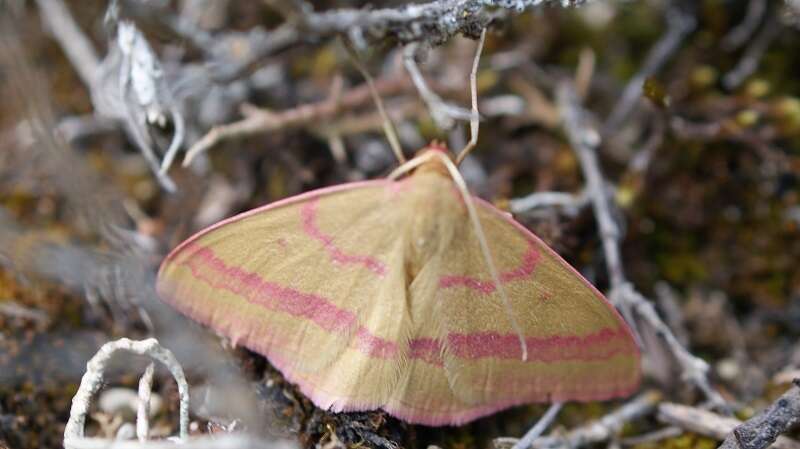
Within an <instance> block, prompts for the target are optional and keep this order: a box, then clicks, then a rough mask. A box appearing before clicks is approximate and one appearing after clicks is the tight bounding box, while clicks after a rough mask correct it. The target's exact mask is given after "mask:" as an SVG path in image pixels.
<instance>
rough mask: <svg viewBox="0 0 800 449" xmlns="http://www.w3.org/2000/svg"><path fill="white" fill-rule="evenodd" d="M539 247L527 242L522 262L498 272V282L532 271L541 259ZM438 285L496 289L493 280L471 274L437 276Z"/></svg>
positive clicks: (490, 290)
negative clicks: (510, 268) (511, 268)
mask: <svg viewBox="0 0 800 449" xmlns="http://www.w3.org/2000/svg"><path fill="white" fill-rule="evenodd" d="M541 257H542V256H541V254H540V253H539V249H538V248H536V245H535V244H534V243H533V242H529V244H528V251H527V252H526V253H525V255H524V256H523V257H522V263H520V266H518V267H517V268H514V269H513V270H509V271H505V272H503V273H500V282H502V283H503V284H505V283H506V282H511V281H514V280H517V279H524V278H526V277H528V276H530V274H531V273H533V270H534V269H535V268H536V265H537V264H538V263H539V260H541ZM439 287H441V288H453V287H466V288H469V289H472V290H476V291H479V292H481V293H484V294H487V295H488V294H491V293H494V291H495V290H496V289H497V286H496V285H495V283H494V281H491V280H482V279H478V278H476V277H473V276H466V275H445V276H442V277H441V278H439Z"/></svg>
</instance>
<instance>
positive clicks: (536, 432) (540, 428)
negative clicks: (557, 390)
mask: <svg viewBox="0 0 800 449" xmlns="http://www.w3.org/2000/svg"><path fill="white" fill-rule="evenodd" d="M563 406H564V403H563V402H554V403H553V404H552V405H550V407H549V408H548V409H547V411H546V412H545V413H544V415H543V416H542V417H541V418H539V421H537V422H536V424H535V425H534V426H533V427H531V429H530V430H528V432H527V433H526V434H525V436H523V437H522V438H520V440H519V441H517V443H516V444H514V447H512V449H528V448H529V447H531V445H533V442H534V441H536V439H537V438H539V436H540V435H541V434H542V433H544V431H545V430H547V428H548V427H550V424H552V423H553V421H554V420H555V419H556V416H558V412H559V411H561V407H563Z"/></svg>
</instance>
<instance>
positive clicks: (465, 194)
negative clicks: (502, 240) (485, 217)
mask: <svg viewBox="0 0 800 449" xmlns="http://www.w3.org/2000/svg"><path fill="white" fill-rule="evenodd" d="M432 158H439V159H440V160H441V161H442V162H443V163H444V166H445V167H447V171H448V173H450V177H451V178H452V179H453V182H455V183H456V186H457V187H458V190H459V193H461V197H462V198H464V204H465V205H466V206H467V213H468V214H469V219H470V221H471V222H472V225H473V226H474V228H475V235H477V236H478V243H479V245H480V247H481V253H483V258H484V259H485V260H486V265H487V266H488V267H489V274H490V275H491V276H492V281H494V285H495V286H497V291H498V292H499V293H500V298H502V300H503V306H504V307H505V309H506V314H507V315H508V320H509V321H510V322H511V327H512V328H513V329H514V332H516V334H517V337H519V345H520V348H521V349H522V361H526V360H528V343H527V342H526V341H525V335H524V334H523V333H522V327H520V325H519V323H518V322H517V319H516V317H515V316H514V310H513V309H512V308H511V301H510V300H509V299H508V295H506V289H505V287H503V283H502V282H501V280H500V275H499V274H498V272H497V267H496V266H495V264H494V259H493V258H492V253H491V251H489V243H488V241H487V240H486V234H484V232H483V227H482V226H481V221H480V219H478V212H477V210H476V209H475V204H474V202H473V201H472V196H471V195H470V193H469V189H467V183H466V182H465V181H464V178H462V177H461V173H459V172H458V167H456V164H454V163H453V161H451V160H450V158H448V157H447V156H446V155H444V154H442V153H440V152H428V153H425V154H423V155H422V156H420V157H416V158H414V159H412V160H410V161H408V163H406V164H403V165H401V166H400V167H398V168H397V170H395V171H398V170H400V169H401V168H404V167H405V166H407V165H410V164H412V163H414V162H415V161H416V160H417V159H420V162H417V163H416V165H420V164H422V163H424V162H426V161H428V160H430V159H432ZM416 165H414V166H416ZM411 169H413V166H412V167H410V168H408V169H406V170H405V171H408V170H411ZM392 174H394V172H393V173H392ZM390 176H391V175H390Z"/></svg>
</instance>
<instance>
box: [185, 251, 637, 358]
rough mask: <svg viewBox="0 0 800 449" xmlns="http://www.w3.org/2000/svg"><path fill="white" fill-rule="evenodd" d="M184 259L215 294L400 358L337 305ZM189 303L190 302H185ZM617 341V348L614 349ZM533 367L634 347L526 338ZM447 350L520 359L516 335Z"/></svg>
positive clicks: (622, 337)
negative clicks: (224, 293) (226, 294)
mask: <svg viewBox="0 0 800 449" xmlns="http://www.w3.org/2000/svg"><path fill="white" fill-rule="evenodd" d="M184 250H185V251H186V256H185V257H183V258H181V260H180V261H178V264H179V265H182V266H185V267H187V268H189V270H190V271H191V272H192V275H193V276H194V277H195V278H196V279H198V280H200V281H203V282H205V283H207V284H209V285H210V286H211V287H213V288H215V289H221V290H225V291H229V292H231V293H233V294H235V295H237V296H239V297H241V298H243V299H245V300H246V301H248V302H249V303H251V304H257V305H259V306H262V307H264V308H266V309H269V310H274V311H279V312H283V313H287V314H289V315H292V316H294V317H297V318H302V319H308V320H311V321H312V322H314V323H315V324H316V325H317V326H319V327H320V328H322V329H324V330H326V331H328V332H331V333H340V334H348V333H349V332H350V331H351V330H353V329H355V339H354V345H355V347H356V348H357V349H358V350H360V351H362V352H363V353H365V354H368V355H369V356H370V357H376V358H394V357H397V356H398V353H399V349H398V345H397V343H395V342H394V341H391V340H387V339H385V338H382V337H379V336H376V335H374V334H372V333H371V332H370V331H369V330H368V329H367V328H366V327H364V326H361V325H359V324H358V319H357V317H356V315H355V314H354V313H352V312H350V311H347V310H345V309H342V308H340V307H338V306H336V305H335V304H334V303H333V302H332V301H331V300H330V299H328V298H325V297H323V296H320V295H315V294H311V293H305V292H302V291H299V290H296V289H293V288H290V287H285V286H282V285H279V284H277V283H274V282H269V281H266V280H264V279H262V278H261V277H260V276H259V275H258V274H256V273H251V272H247V271H245V270H243V269H241V268H239V267H235V266H228V265H226V264H225V262H224V261H223V260H222V259H220V258H219V257H217V256H216V255H215V254H214V251H213V250H212V249H210V248H207V247H205V246H202V245H200V244H197V243H192V244H191V245H190V246H187V247H185V248H184ZM187 299H188V298H187ZM615 340H616V342H617V343H622V344H611V343H614V342H615ZM526 342H527V345H528V348H530V349H531V351H530V354H529V359H528V360H529V361H530V362H537V361H538V362H553V361H602V360H607V359H609V358H611V357H614V356H615V355H617V354H620V353H624V352H630V351H631V350H632V348H630V347H628V346H630V345H628V344H626V343H627V342H629V340H628V337H627V331H626V330H625V329H624V328H619V329H616V330H614V329H603V330H600V331H598V332H595V333H592V334H588V335H586V336H582V337H577V336H566V337H565V336H551V337H545V338H540V337H528V338H526ZM447 346H448V349H449V350H450V351H452V352H451V353H452V354H453V355H454V356H456V357H459V358H463V359H480V358H485V357H496V358H501V359H519V358H520V357H521V352H520V351H521V350H520V345H519V340H518V337H517V336H516V334H499V333H493V332H478V333H471V334H450V335H448V337H447ZM441 354H442V346H441V343H440V342H439V341H438V340H434V339H430V338H415V339H412V340H411V341H410V342H409V356H410V357H411V358H412V359H419V360H423V361H425V362H428V363H431V364H433V365H441V364H442V363H443V362H442V358H441Z"/></svg>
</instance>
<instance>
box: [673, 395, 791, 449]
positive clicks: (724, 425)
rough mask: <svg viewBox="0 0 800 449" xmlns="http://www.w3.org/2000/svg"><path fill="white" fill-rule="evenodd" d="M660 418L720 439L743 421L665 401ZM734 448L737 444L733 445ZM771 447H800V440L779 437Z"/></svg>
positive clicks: (682, 427) (785, 448) (685, 428)
mask: <svg viewBox="0 0 800 449" xmlns="http://www.w3.org/2000/svg"><path fill="white" fill-rule="evenodd" d="M658 420H659V421H661V422H663V423H667V424H671V425H674V426H677V427H680V428H681V429H684V430H687V431H689V432H693V433H697V434H700V435H704V436H707V437H711V438H716V439H718V440H722V439H724V438H725V437H726V436H727V435H728V434H730V433H731V432H732V431H733V429H734V428H736V426H739V425H741V423H742V422H741V421H739V420H738V419H736V418H731V417H728V416H722V415H718V414H716V413H713V412H710V411H708V410H703V409H699V408H697V407H690V406H688V405H682V404H673V403H669V402H667V403H663V404H660V405H659V406H658ZM733 447H734V448H735V447H736V446H733ZM771 447H773V448H776V449H800V442H797V441H795V440H792V439H790V438H786V437H778V439H777V441H776V442H775V444H773V445H772V446H771Z"/></svg>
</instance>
